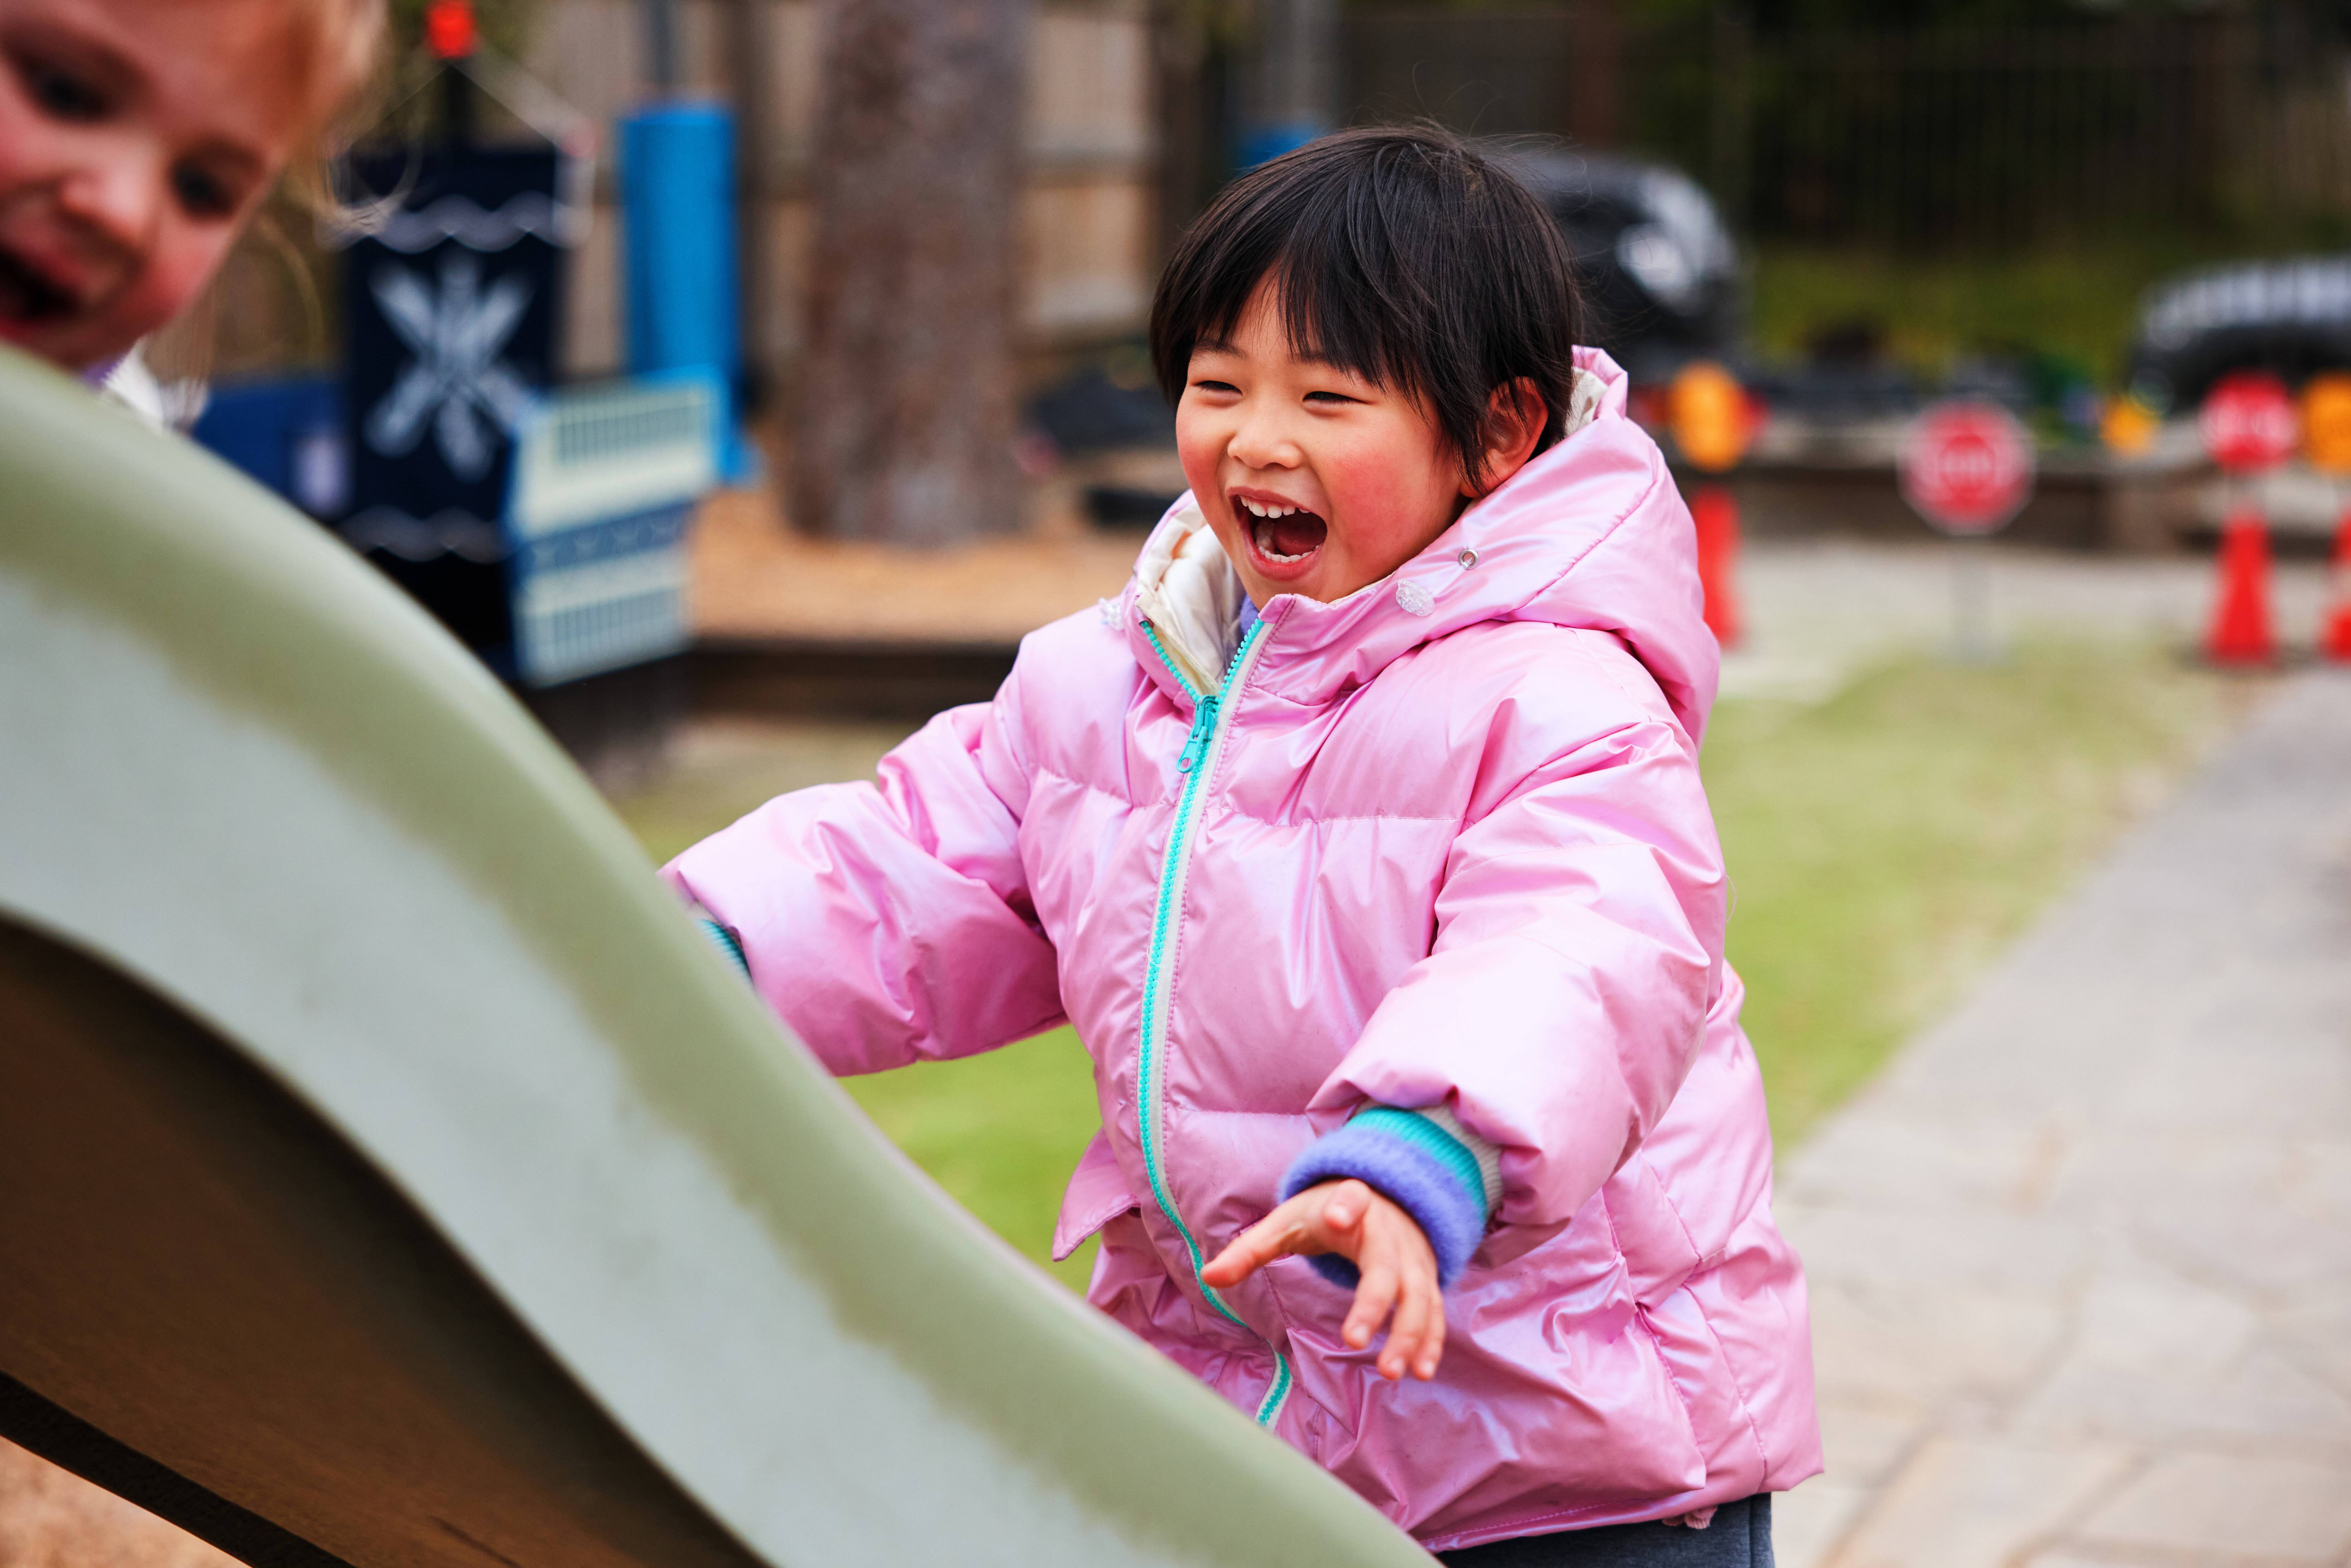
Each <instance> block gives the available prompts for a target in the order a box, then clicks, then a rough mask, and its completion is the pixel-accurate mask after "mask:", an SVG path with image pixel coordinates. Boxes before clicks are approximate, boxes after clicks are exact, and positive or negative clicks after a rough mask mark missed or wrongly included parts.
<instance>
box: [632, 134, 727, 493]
mask: <svg viewBox="0 0 2351 1568" xmlns="http://www.w3.org/2000/svg"><path fill="white" fill-rule="evenodd" d="M620 130H621V148H620V152H621V208H622V274H623V279H624V281H623V284H622V298H623V301H624V304H625V306H626V308H625V310H624V312H623V315H624V317H625V319H626V321H627V339H628V347H629V370H630V372H631V373H632V374H634V375H639V376H650V375H659V374H662V373H664V372H670V371H704V372H707V373H708V374H709V375H711V376H713V377H714V378H716V384H717V386H718V388H719V390H720V394H721V396H722V397H723V398H725V400H726V401H725V402H724V403H723V404H722V407H721V410H720V416H719V428H720V429H721V430H722V431H724V432H725V433H726V436H725V442H726V444H725V446H724V447H723V449H722V455H721V461H722V462H723V464H724V465H725V473H726V477H727V478H728V479H729V480H731V481H736V482H740V481H741V480H743V479H745V478H747V477H748V476H749V466H750V461H751V458H750V453H749V450H748V448H747V445H746V444H744V443H743V441H742V440H741V439H740V437H739V436H738V435H737V434H736V411H735V408H734V404H733V397H732V392H733V389H734V387H735V386H736V384H737V378H738V377H739V376H740V374H741V371H742V364H743V350H742V333H741V329H740V325H739V323H738V321H737V310H736V298H737V276H736V261H735V121H734V118H733V116H732V115H730V114H729V113H728V112H727V110H726V109H724V108H722V107H721V106H719V105H717V104H715V103H695V102H668V103H660V104H655V105H653V107H651V108H648V109H643V110H638V111H637V112H636V113H634V114H632V115H629V116H628V117H626V118H625V119H623V120H622V121H621V127H620Z"/></svg>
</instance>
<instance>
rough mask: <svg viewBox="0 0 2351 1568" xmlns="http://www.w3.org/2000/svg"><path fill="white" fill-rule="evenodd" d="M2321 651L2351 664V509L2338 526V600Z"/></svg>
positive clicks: (2323, 633)
mask: <svg viewBox="0 0 2351 1568" xmlns="http://www.w3.org/2000/svg"><path fill="white" fill-rule="evenodd" d="M2318 651H2319V652H2320V653H2324V654H2325V656H2326V657H2328V658H2330V659H2334V660H2336V661H2339V662H2342V663H2346V664H2351V510H2346V512H2345V513H2344V514H2343V520H2342V521H2341V522H2340V523H2338V524H2336V525H2335V602H2334V604H2333V605H2332V606H2331V607H2329V609H2328V610H2327V612H2326V624H2325V627H2323V628H2322V629H2321V630H2320V632H2319V635H2318Z"/></svg>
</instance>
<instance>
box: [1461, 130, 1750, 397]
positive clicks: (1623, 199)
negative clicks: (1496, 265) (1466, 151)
mask: <svg viewBox="0 0 2351 1568" xmlns="http://www.w3.org/2000/svg"><path fill="white" fill-rule="evenodd" d="M1490 151H1491V152H1493V154H1494V156H1495V157H1496V158H1497V160H1498V161H1499V162H1501V163H1503V164H1504V165H1505V166H1507V167H1508V168H1509V169H1510V172H1512V173H1514V174H1516V175H1517V176H1518V177H1519V179H1520V180H1521V181H1522V182H1524V183H1525V184H1526V185H1527V187H1528V189H1530V190H1531V191H1533V192H1534V193H1535V194H1536V195H1537V196H1539V197H1541V199H1542V203H1543V204H1544V205H1545V206H1547V207H1549V208H1550V209H1551V213H1552V216H1553V217H1554V218H1556V219H1557V220H1558V222H1559V226H1560V229H1561V231H1562V233H1563V234H1565V235H1566V236H1567V242H1568V246H1569V248H1570V250H1571V251H1572V252H1573V254H1574V256H1575V266H1576V277H1577V281H1578V282H1579V283H1581V284H1582V285H1583V295H1584V301H1585V305H1586V307H1587V308H1588V309H1589V310H1590V311H1591V317H1592V325H1591V326H1590V327H1589V328H1588V329H1586V336H1587V338H1588V339H1589V340H1591V341H1593V342H1594V343H1596V344H1597V345H1599V346H1600V347H1601V348H1604V349H1605V350H1608V352H1609V353H1610V354H1611V355H1613V356H1614V358H1615V360H1616V361H1617V363H1619V364H1621V365H1623V366H1624V367H1625V370H1626V371H1629V372H1630V373H1631V375H1632V377H1633V379H1634V380H1635V382H1643V383H1654V382H1665V381H1667V380H1670V379H1671V378H1672V376H1673V373H1674V372H1675V371H1677V370H1679V369H1680V368H1681V367H1682V366H1683V365H1684V364H1686V363H1687V362H1688V361H1691V360H1694V359H1724V358H1728V357H1730V356H1731V355H1732V354H1733V353H1734V352H1735V351H1736V350H1737V347H1738V340H1739V333H1740V324H1741V322H1740V316H1741V310H1740V267H1739V249H1738V246H1737V245H1736V244H1735V243H1734V242H1733V241H1732V239H1731V237H1730V233H1729V230H1728V229H1727V228H1725V227H1724V226H1723V223H1722V219H1721V216H1720V215H1719V214H1718V213H1717V212H1716V211H1715V207H1714V202H1713V199H1712V198H1711V197H1709V196H1708V194H1707V193H1706V192H1705V191H1703V190H1701V189H1700V188H1699V187H1698V183H1697V182H1696V181H1694V180H1692V179H1691V178H1690V177H1689V176H1688V175H1687V174H1685V173H1683V172H1681V171H1680V170H1678V169H1676V168H1673V167H1672V166H1670V165H1668V164H1665V163H1654V162H1646V161H1644V160H1641V159H1637V158H1623V157H1617V156H1614V155H1613V154H1604V153H1597V152H1564V151H1549V152H1529V151H1527V150H1525V149H1522V148H1514V147H1509V146H1501V147H1496V148H1493V149H1491V150H1490Z"/></svg>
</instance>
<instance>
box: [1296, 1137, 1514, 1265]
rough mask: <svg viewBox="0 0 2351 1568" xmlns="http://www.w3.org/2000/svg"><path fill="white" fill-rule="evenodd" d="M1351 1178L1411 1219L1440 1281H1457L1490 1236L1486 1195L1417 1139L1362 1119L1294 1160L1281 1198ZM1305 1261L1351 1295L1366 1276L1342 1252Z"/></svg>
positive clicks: (1316, 1254) (1324, 1253)
mask: <svg viewBox="0 0 2351 1568" xmlns="http://www.w3.org/2000/svg"><path fill="white" fill-rule="evenodd" d="M1349 1177H1352V1178H1353V1179H1354V1180H1356V1181H1360V1182H1363V1183H1364V1184H1365V1185H1366V1186H1371V1187H1374V1188H1375V1189H1377V1190H1378V1192H1379V1193H1380V1194H1381V1196H1383V1197H1385V1198H1387V1199H1388V1201H1390V1202H1391V1203H1394V1204H1395V1206H1396V1207H1399V1208H1401V1209H1403V1210H1404V1211H1405V1213H1406V1214H1409V1215H1411V1216H1412V1218H1413V1222H1414V1223H1415V1224H1416V1225H1418V1226H1419V1227H1420V1230H1421V1234H1422V1235H1424V1236H1426V1237H1427V1238H1428V1246H1429V1250H1431V1251H1433V1252H1435V1253H1436V1254H1437V1283H1438V1284H1439V1285H1450V1284H1451V1283H1453V1281H1454V1280H1455V1278H1456V1277H1457V1276H1458V1275H1459V1274H1460V1272H1461V1270H1462V1269H1463V1268H1464V1267H1466V1266H1467V1265H1468V1261H1469V1255H1470V1254H1471V1253H1472V1252H1475V1251H1476V1250H1478V1242H1479V1239H1481V1238H1482V1237H1484V1235H1485V1234H1486V1213H1487V1210H1486V1195H1485V1194H1484V1193H1483V1192H1473V1191H1471V1190H1470V1189H1469V1188H1468V1186H1466V1185H1464V1183H1463V1182H1462V1180H1461V1178H1460V1176H1458V1174H1457V1173H1456V1172H1454V1171H1453V1170H1452V1169H1450V1168H1448V1167H1447V1165H1446V1164H1445V1162H1444V1161H1442V1160H1440V1159H1438V1158H1437V1156H1436V1155H1432V1154H1430V1153H1428V1152H1427V1151H1426V1149H1424V1148H1421V1147H1419V1146H1417V1145H1416V1144H1415V1143H1413V1142H1412V1141H1410V1140H1408V1139H1405V1138H1403V1137H1399V1136H1397V1135H1396V1134H1394V1133H1392V1132H1389V1131H1387V1130H1386V1129H1384V1128H1383V1127H1381V1126H1379V1125H1378V1124H1376V1123H1374V1122H1367V1121H1364V1120H1361V1119H1359V1120H1356V1121H1353V1122H1350V1123H1348V1124H1346V1125H1345V1126H1343V1127H1342V1128H1340V1129H1339V1130H1338V1131H1337V1132H1335V1133H1332V1134H1330V1135H1329V1136H1327V1137H1324V1138H1319V1139H1317V1140H1316V1141H1315V1142H1314V1143H1313V1144H1312V1145H1310V1146H1309V1147H1308V1148H1307V1150H1306V1152H1305V1153H1304V1154H1302V1155H1299V1156H1298V1158H1297V1159H1296V1160H1295V1161H1294V1162H1292V1163H1291V1165H1290V1170H1289V1172H1288V1173H1287V1174H1286V1175H1284V1176H1282V1178H1281V1199H1282V1201H1283V1202H1285V1203H1286V1202H1288V1201H1289V1200H1290V1198H1293V1197H1297V1196H1298V1195H1299V1194H1300V1193H1301V1192H1304V1191H1305V1190H1306V1189H1307V1188H1308V1187H1310V1186H1314V1185H1315V1184H1316V1183H1317V1182H1326V1181H1342V1180H1345V1179H1347V1178H1349ZM1307 1261H1308V1262H1309V1263H1311V1264H1312V1265H1313V1266H1314V1271H1315V1272H1316V1273H1318V1274H1320V1275H1322V1277H1323V1278H1324V1279H1326V1280H1328V1281H1331V1282H1332V1284H1334V1285H1338V1286H1341V1287H1343V1288H1344V1289H1347V1290H1351V1291H1352V1290H1353V1289H1354V1288H1355V1282H1356V1281H1357V1280H1358V1279H1359V1278H1360V1276H1359V1274H1358V1273H1357V1271H1356V1269H1355V1265H1354V1264H1353V1262H1352V1261H1350V1260H1347V1259H1345V1258H1343V1257H1341V1256H1340V1255H1339V1254H1338V1253H1336V1252H1318V1253H1315V1254H1313V1255H1312V1256H1311V1257H1309V1258H1308V1259H1307Z"/></svg>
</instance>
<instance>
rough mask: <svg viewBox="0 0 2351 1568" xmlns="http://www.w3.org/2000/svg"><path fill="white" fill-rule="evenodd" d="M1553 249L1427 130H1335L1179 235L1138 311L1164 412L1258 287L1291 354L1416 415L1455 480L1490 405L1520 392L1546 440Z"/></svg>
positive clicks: (1530, 201)
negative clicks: (1394, 398)
mask: <svg viewBox="0 0 2351 1568" xmlns="http://www.w3.org/2000/svg"><path fill="white" fill-rule="evenodd" d="M1569 267H1570V263H1569V257H1568V251H1567V246H1566V244H1565V242H1564V241H1563V240H1562V238H1561V237H1560V233H1559V229H1558V227H1557V225H1554V224H1553V223H1552V219H1551V215H1550V214H1548V213H1546V212H1545V211H1544V210H1543V208H1542V205H1541V203H1540V202H1538V201H1537V200H1536V199H1535V198H1534V196H1533V195H1532V194H1531V193H1529V192H1528V191H1527V190H1526V189H1525V188H1524V187H1523V186H1521V185H1520V183H1518V182H1517V181H1516V180H1514V179H1512V178H1511V177H1510V174H1509V173H1508V172H1505V171H1504V170H1502V169H1501V168H1499V166H1497V165H1496V164H1494V163H1493V162H1489V160H1487V159H1486V158H1484V157H1483V156H1481V155H1480V154H1479V153H1478V152H1475V151H1473V150H1472V149H1470V148H1469V147H1468V146H1467V145H1466V144H1464V143H1463V142H1462V141H1460V140H1459V139H1458V138H1456V137H1454V136H1452V135H1450V134H1448V133H1447V132H1445V131H1437V130H1424V129H1419V128H1413V129H1406V130H1375V131H1342V132H1340V133H1339V134H1337V135H1335V136H1326V137H1323V138H1322V140H1320V141H1312V142H1309V143H1308V144H1307V145H1306V146H1304V147H1301V148H1300V149H1298V150H1297V151H1296V152H1290V153H1285V154H1284V155H1283V156H1281V157H1280V158H1276V159H1274V160H1273V161H1272V162H1269V163H1265V164H1262V165H1260V166H1259V167H1258V168H1256V169H1254V170H1251V171H1250V172H1249V173H1247V174H1244V175H1242V176H1241V177H1240V178H1239V179H1238V180H1236V181H1235V182H1233V183H1232V184H1230V185H1229V186H1228V187H1226V189H1225V191H1224V193H1223V194H1221V195H1219V196H1218V197H1217V200H1216V202H1215V204H1213V205H1211V206H1210V207H1209V208H1208V210H1207V212H1206V213H1204V214H1201V216H1200V218H1199V220H1198V221H1197V222H1196V223H1195V224H1194V225H1192V226H1191V228H1190V229H1189V230H1187V231H1186V233H1185V235H1184V238H1183V240H1182V242H1181V243H1180V244H1179V245H1178V246H1176V248H1175V256H1173V257H1172V258H1171V259H1170V260H1169V261H1168V264H1167V268H1166V270H1165V272H1164V273H1162V274H1161V275H1160V278H1159V287H1158V290H1157V292H1156V293H1155V295H1154V297H1153V298H1152V302H1151V359H1152V364H1153V367H1154V368H1155V370H1156V371H1157V372H1158V376H1159V385H1160V390H1161V391H1162V392H1165V394H1166V397H1167V401H1168V402H1169V403H1170V404H1171V405H1173V404H1174V403H1175V402H1177V401H1179V400H1180V399H1181V398H1182V396H1183V393H1184V386H1185V382H1186V379H1187V376H1188V373H1189V370H1190V365H1191V360H1192V350H1194V349H1195V348H1196V347H1197V346H1199V345H1201V344H1203V343H1218V342H1223V341H1225V340H1228V338H1229V337H1230V336H1231V334H1232V331H1233V329H1234V327H1235V325H1236V324H1237V323H1238V321H1239V320H1240V317H1241V313H1242V311H1243V310H1245V309H1247V308H1248V306H1249V299H1250V298H1251V296H1253V295H1254V294H1255V293H1256V292H1257V289H1258V286H1259V284H1260V283H1264V282H1268V281H1270V282H1271V283H1272V284H1273V286H1274V288H1275V290H1276V292H1277V294H1278V295H1279V297H1280V301H1281V310H1282V316H1283V324H1284V326H1285V327H1286V329H1288V332H1289V336H1290V348H1291V349H1292V350H1294V351H1295V352H1297V353H1299V354H1301V355H1304V356H1311V357H1314V358H1319V359H1322V360H1326V361H1329V362H1330V363H1332V365H1334V366H1336V367H1338V368H1339V369H1342V370H1344V371H1351V372H1353V373H1354V374H1356V375H1359V376H1362V377H1364V378H1365V379H1366V380H1369V381H1372V382H1377V383H1378V384H1379V385H1381V386H1383V387H1386V388H1389V389H1391V390H1394V391H1398V392H1405V393H1406V394H1408V395H1410V396H1412V397H1414V398H1416V399H1418V400H1419V402H1421V404H1422V405H1423V406H1424V407H1425V408H1426V410H1427V411H1428V413H1429V416H1430V418H1431V420H1432V421H1433V422H1434V423H1436V425H1437V430H1438V431H1439V433H1440V434H1442V435H1443V436H1444V438H1445V440H1446V441H1447V443H1448V444H1450V445H1451V446H1452V448H1453V450H1454V451H1455V452H1456V453H1457V454H1458V455H1461V457H1462V458H1463V460H1464V463H1465V466H1467V467H1468V470H1469V472H1470V477H1471V479H1472V481H1473V482H1475V481H1477V480H1479V479H1480V478H1481V477H1482V475H1481V473H1480V472H1479V470H1481V469H1482V467H1483V463H1482V459H1481V457H1480V455H1481V454H1482V453H1483V451H1484V448H1485V444H1486V443H1485V438H1486V432H1487V424H1488V422H1489V419H1490V417H1491V414H1490V409H1489V404H1490V402H1491V400H1492V397H1493V393H1494V390H1495V389H1496V388H1498V387H1501V386H1506V385H1508V384H1510V383H1511V382H1518V381H1520V380H1524V381H1527V382H1532V383H1533V386H1534V389H1535V392H1536V394H1537V395H1538V396H1540V397H1541V399H1542V400H1543V402H1544V405H1545V407H1546V410H1547V417H1546V418H1545V420H1544V423H1543V433H1542V438H1541V443H1540V444H1539V446H1538V450H1541V448H1542V447H1548V446H1550V445H1552V444H1553V443H1554V442H1556V441H1558V439H1559V438H1560V435H1561V434H1562V422H1563V421H1564V420H1565V418H1566V415H1567V406H1568V396H1569V392H1570V391H1571V389H1572V387H1573V382H1574V376H1575V365H1574V360H1573V352H1574V348H1575V341H1576V338H1577V335H1578V331H1579V329H1580V328H1581V326H1582V311H1581V308H1580V306H1579V302H1578V300H1577V298H1576V292H1575V284H1574V280H1573V277H1572V276H1571V273H1570V270H1569Z"/></svg>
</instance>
